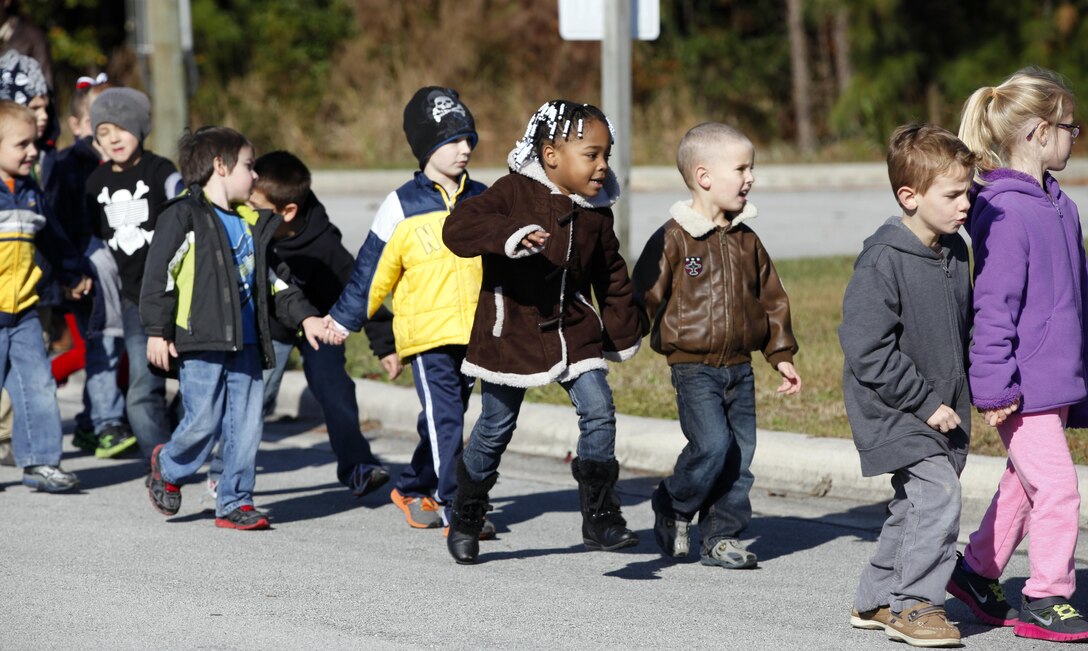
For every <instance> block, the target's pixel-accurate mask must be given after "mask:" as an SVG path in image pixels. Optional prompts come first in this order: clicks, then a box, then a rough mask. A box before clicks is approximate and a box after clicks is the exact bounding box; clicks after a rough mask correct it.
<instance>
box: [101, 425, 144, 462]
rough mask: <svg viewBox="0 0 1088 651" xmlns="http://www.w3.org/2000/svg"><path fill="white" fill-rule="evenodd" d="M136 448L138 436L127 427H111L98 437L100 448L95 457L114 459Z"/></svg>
mask: <svg viewBox="0 0 1088 651" xmlns="http://www.w3.org/2000/svg"><path fill="white" fill-rule="evenodd" d="M134 447H136V436H135V435H134V434H133V433H132V430H130V429H129V428H128V426H127V425H110V426H109V427H107V428H106V429H104V430H102V433H100V434H99V435H98V447H97V449H96V450H95V451H94V456H96V457H98V458H99V459H112V458H113V457H116V456H118V455H120V454H124V453H125V452H128V451H129V450H131V449H132V448H134Z"/></svg>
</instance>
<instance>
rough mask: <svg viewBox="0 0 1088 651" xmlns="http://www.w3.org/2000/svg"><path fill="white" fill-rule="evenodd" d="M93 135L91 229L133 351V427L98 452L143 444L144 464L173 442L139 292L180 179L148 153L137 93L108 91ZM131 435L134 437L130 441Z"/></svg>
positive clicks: (96, 107)
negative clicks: (98, 157)
mask: <svg viewBox="0 0 1088 651" xmlns="http://www.w3.org/2000/svg"><path fill="white" fill-rule="evenodd" d="M91 130H92V134H93V136H94V139H95V142H97V143H98V145H99V147H101V148H102V151H104V152H105V153H106V156H107V158H108V160H107V161H106V162H105V163H103V164H102V165H101V166H99V167H98V169H96V170H95V171H94V172H92V173H91V176H90V177H89V178H88V179H87V187H86V196H85V200H86V202H87V214H88V215H92V216H93V217H92V219H91V227H92V229H93V230H94V232H95V233H94V234H95V235H96V236H98V237H99V238H100V239H101V240H102V241H103V242H105V243H106V245H107V246H108V247H109V249H110V252H111V253H113V257H114V260H115V261H116V262H117V270H118V273H119V275H120V277H121V317H122V322H123V326H124V332H125V334H124V337H125V350H126V351H127V352H128V371H129V385H128V394H127V396H126V405H127V410H128V418H129V423H131V425H132V431H131V432H130V431H128V429H127V428H121V429H120V430H109V431H111V432H116V434H115V435H113V437H112V439H111V440H108V441H103V440H99V450H103V449H104V450H107V451H108V453H107V455H108V456H112V455H113V454H119V453H120V452H123V451H124V450H127V449H129V448H131V447H132V446H133V445H135V444H136V442H137V441H138V442H139V445H140V450H141V452H142V453H143V455H144V459H145V461H146V460H147V459H149V458H150V454H151V451H152V450H154V449H155V446H156V445H158V444H160V443H165V442H166V441H168V440H169V438H170V429H169V423H168V422H167V416H166V380H165V378H164V377H162V376H159V375H154V374H152V372H151V370H150V369H149V368H148V366H147V361H146V360H147V333H146V332H144V328H143V325H142V324H141V322H140V308H139V301H140V285H141V283H142V281H143V273H144V261H145V259H146V257H147V250H148V245H149V244H150V242H151V238H152V236H153V235H154V233H155V223H156V221H157V219H158V216H159V212H160V211H161V210H162V207H163V204H165V203H166V202H167V200H169V199H171V198H173V197H174V196H175V195H177V194H178V192H180V191H181V189H182V187H183V186H182V182H181V175H180V174H179V173H178V171H177V168H176V167H174V164H173V163H172V162H170V161H169V160H167V159H165V158H163V157H162V156H158V155H156V154H154V153H152V152H150V151H148V150H146V149H144V139H145V138H146V137H147V135H148V133H150V131H151V102H150V101H148V99H147V95H144V94H143V93H141V92H140V91H138V90H135V89H133V88H110V89H108V90H106V91H104V92H103V93H102V94H101V95H99V96H98V99H97V100H95V102H94V104H92V105H91ZM133 432H134V433H135V437H133Z"/></svg>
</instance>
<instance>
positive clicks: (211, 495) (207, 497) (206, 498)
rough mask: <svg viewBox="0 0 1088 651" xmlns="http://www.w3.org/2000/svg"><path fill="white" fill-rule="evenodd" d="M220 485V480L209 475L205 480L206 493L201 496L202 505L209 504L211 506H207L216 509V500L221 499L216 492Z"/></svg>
mask: <svg viewBox="0 0 1088 651" xmlns="http://www.w3.org/2000/svg"><path fill="white" fill-rule="evenodd" d="M218 486H219V482H218V481H216V480H214V479H212V478H211V477H209V478H208V479H207V481H205V482H204V494H203V495H201V496H200V505H201V506H204V505H205V504H209V503H210V506H208V507H205V508H211V509H215V501H216V500H217V499H219V493H218V492H216V487H218Z"/></svg>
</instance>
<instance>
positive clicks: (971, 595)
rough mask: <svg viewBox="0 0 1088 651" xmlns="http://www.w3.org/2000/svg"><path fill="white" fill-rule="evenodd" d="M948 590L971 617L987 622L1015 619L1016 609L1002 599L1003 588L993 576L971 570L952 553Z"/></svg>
mask: <svg viewBox="0 0 1088 651" xmlns="http://www.w3.org/2000/svg"><path fill="white" fill-rule="evenodd" d="M947 590H948V593H949V594H951V595H952V596H953V597H955V598H957V599H959V600H960V601H962V602H963V603H965V604H967V607H968V608H970V609H971V612H973V613H974V614H975V617H977V618H978V619H979V621H980V622H982V623H983V624H989V625H990V626H1013V625H1015V624H1016V623H1017V621H1019V620H1018V619H1017V617H1018V616H1019V613H1017V612H1016V609H1015V608H1013V607H1012V606H1010V605H1009V603H1008V602H1007V601H1005V591H1004V590H1002V589H1001V582H1000V581H998V580H997V579H987V578H986V577H984V576H982V575H980V574H975V573H974V572H973V571H971V569H970V568H968V566H967V564H966V562H965V561H964V560H963V554H960V553H958V552H957V553H956V567H955V569H953V570H952V578H951V579H949V581H948V586H947Z"/></svg>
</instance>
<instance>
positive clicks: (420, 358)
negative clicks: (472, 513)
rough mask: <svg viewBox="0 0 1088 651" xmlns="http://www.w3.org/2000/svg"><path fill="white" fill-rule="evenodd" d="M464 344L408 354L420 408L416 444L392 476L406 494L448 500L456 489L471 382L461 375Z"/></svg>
mask: <svg viewBox="0 0 1088 651" xmlns="http://www.w3.org/2000/svg"><path fill="white" fill-rule="evenodd" d="M465 350H466V347H465V346H441V347H439V348H435V349H433V350H428V351H425V352H422V353H420V354H418V355H416V356H414V357H413V358H412V379H413V380H414V381H415V385H416V395H418V396H419V403H420V405H421V406H422V407H423V410H422V411H421V412H420V413H419V419H418V421H417V425H416V431H417V432H418V433H419V444H418V445H416V451H415V453H414V454H413V455H412V462H411V463H410V464H409V465H408V467H407V468H405V469H404V472H402V473H401V475H400V478H399V479H398V480H397V490H399V491H400V492H401V494H402V495H408V496H411V497H432V496H433V497H436V498H437V499H438V501H439V502H442V503H443V504H449V503H452V502H453V496H454V495H455V494H456V493H457V471H456V465H455V464H456V463H457V457H458V456H460V455H461V448H462V445H463V439H464V436H465V410H466V409H468V399H469V396H471V395H472V385H473V383H474V380H473V379H472V378H471V377H469V376H467V375H463V374H462V373H461V362H463V361H464V359H465Z"/></svg>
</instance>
